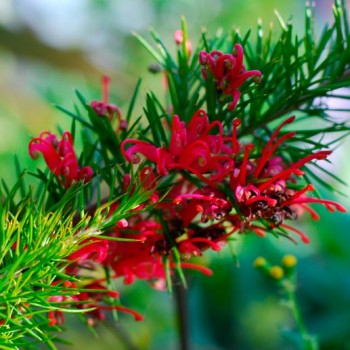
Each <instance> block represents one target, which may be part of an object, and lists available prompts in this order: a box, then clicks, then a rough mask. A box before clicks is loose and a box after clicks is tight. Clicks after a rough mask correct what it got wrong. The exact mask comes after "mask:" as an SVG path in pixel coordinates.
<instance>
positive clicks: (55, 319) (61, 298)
mask: <svg viewBox="0 0 350 350" xmlns="http://www.w3.org/2000/svg"><path fill="white" fill-rule="evenodd" d="M51 285H52V286H57V287H62V290H61V291H63V292H65V295H54V296H51V297H49V298H48V301H49V302H51V303H62V302H67V301H75V300H76V298H75V295H74V294H76V288H77V286H76V284H75V283H73V282H70V281H61V280H57V281H54V282H53V283H51ZM69 292H71V293H72V295H69V294H68V293H69ZM48 318H49V325H50V326H54V325H56V324H58V325H62V324H63V323H64V312H63V311H62V310H52V311H49V312H48Z"/></svg>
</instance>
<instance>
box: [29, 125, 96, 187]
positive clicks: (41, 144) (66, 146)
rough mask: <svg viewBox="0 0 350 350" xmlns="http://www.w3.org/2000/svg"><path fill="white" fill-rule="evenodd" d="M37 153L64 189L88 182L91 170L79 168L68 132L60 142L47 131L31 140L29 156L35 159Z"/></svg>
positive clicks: (87, 167)
mask: <svg viewBox="0 0 350 350" xmlns="http://www.w3.org/2000/svg"><path fill="white" fill-rule="evenodd" d="M39 153H41V154H42V155H43V157H44V159H45V162H46V164H47V166H48V167H49V169H50V171H51V172H52V173H53V174H54V175H56V177H57V178H58V180H59V181H60V182H61V184H62V185H63V186H64V187H66V188H68V187H70V186H71V185H72V184H73V183H74V182H77V181H84V182H88V181H90V179H91V177H92V169H91V168H90V167H89V166H85V167H82V168H80V167H79V164H78V160H77V156H76V154H75V151H74V147H73V138H72V135H71V134H70V132H68V131H66V132H64V133H63V135H62V139H61V141H59V140H58V139H57V137H56V136H55V135H54V134H52V133H50V132H48V131H45V132H42V133H41V134H40V135H39V137H36V138H33V139H32V140H31V141H30V143H29V155H30V156H31V158H32V159H37V158H38V156H39Z"/></svg>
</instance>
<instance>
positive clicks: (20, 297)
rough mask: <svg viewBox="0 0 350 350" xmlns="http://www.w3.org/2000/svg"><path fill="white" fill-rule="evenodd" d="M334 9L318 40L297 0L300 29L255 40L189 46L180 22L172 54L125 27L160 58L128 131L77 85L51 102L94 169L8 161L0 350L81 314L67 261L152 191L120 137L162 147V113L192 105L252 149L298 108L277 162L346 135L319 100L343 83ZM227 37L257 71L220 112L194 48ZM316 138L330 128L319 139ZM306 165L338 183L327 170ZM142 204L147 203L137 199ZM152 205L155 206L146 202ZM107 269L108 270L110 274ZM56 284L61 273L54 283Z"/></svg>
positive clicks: (346, 73)
mask: <svg viewBox="0 0 350 350" xmlns="http://www.w3.org/2000/svg"><path fill="white" fill-rule="evenodd" d="M333 14H334V23H333V24H332V26H330V27H329V26H326V27H325V28H324V30H323V32H322V34H321V35H320V37H319V38H315V35H314V28H313V26H314V23H313V22H314V14H313V8H312V7H311V6H309V5H307V7H306V10H305V28H304V33H303V35H300V34H297V33H295V32H294V28H293V25H292V23H289V22H287V23H286V22H285V21H284V20H283V19H282V18H281V17H280V16H279V15H278V14H277V17H278V20H279V23H280V27H281V29H280V34H279V36H278V37H277V39H275V36H274V33H273V32H272V28H271V29H270V30H269V31H268V33H267V34H264V33H263V29H262V26H261V24H260V23H259V24H258V27H257V31H256V38H255V39H251V36H252V32H251V31H249V32H248V33H247V34H246V35H244V36H241V35H240V34H239V33H238V32H233V33H230V34H227V33H222V32H218V33H217V34H216V35H215V36H214V37H210V36H209V35H208V34H207V33H206V32H203V34H202V37H201V40H200V43H199V45H198V47H197V48H196V50H195V52H192V53H191V52H190V51H189V49H188V47H187V40H188V39H189V38H188V33H187V28H186V23H185V21H184V20H182V32H183V41H182V43H181V44H177V46H176V55H175V57H173V55H172V54H171V52H170V50H169V49H168V48H167V47H166V45H165V44H164V43H163V42H162V40H161V39H160V37H159V36H158V34H156V33H155V32H153V31H152V32H151V35H152V38H153V40H154V41H155V43H156V45H157V49H154V48H153V47H152V45H150V44H149V43H148V42H147V41H145V40H144V39H143V38H141V37H140V36H138V35H135V36H136V38H137V39H138V40H139V41H140V43H141V44H142V45H143V46H144V47H145V48H146V49H147V50H148V51H149V52H150V53H151V55H152V56H153V57H154V59H155V60H156V62H157V64H159V65H160V67H161V70H162V71H163V73H164V74H165V75H166V83H167V89H168V98H169V101H167V100H165V101H161V100H160V99H159V98H158V97H157V96H156V95H155V94H154V93H152V92H149V93H148V94H147V96H146V103H145V107H144V110H143V111H144V117H145V119H146V120H147V123H148V125H147V126H146V127H145V126H144V124H143V123H141V120H142V117H143V116H140V117H139V118H137V119H135V118H134V116H133V113H134V112H133V111H134V106H135V104H136V99H137V96H138V93H139V90H140V84H141V80H139V81H138V83H137V85H136V88H135V93H134V94H133V96H132V97H131V102H130V105H129V108H128V111H127V114H126V119H125V120H126V122H127V123H128V125H129V127H128V129H127V130H124V129H118V132H116V128H120V125H119V124H118V123H119V122H120V121H116V120H110V119H108V118H106V117H103V116H100V115H98V114H97V113H96V112H95V111H94V109H93V108H92V107H91V106H90V105H89V104H88V103H87V101H86V100H85V98H84V97H83V95H82V94H81V93H79V92H77V98H78V100H79V104H77V105H76V106H75V111H74V112H71V111H68V110H67V109H65V108H63V107H58V108H59V109H60V110H61V111H62V112H64V113H65V114H66V115H67V116H68V117H70V118H71V119H72V124H71V133H72V135H73V136H74V139H75V140H79V141H78V142H80V146H81V148H82V151H81V152H80V153H79V164H84V165H86V166H90V167H91V168H92V169H93V173H94V175H93V178H92V180H91V181H90V182H89V183H87V184H83V183H77V184H75V185H74V186H72V187H71V188H70V189H68V190H67V189H65V188H63V186H62V184H61V183H60V182H59V180H58V179H57V178H56V177H55V176H53V175H52V174H50V173H49V172H47V171H46V172H45V171H42V170H40V169H38V170H37V171H36V172H31V173H26V172H22V170H21V168H20V165H19V163H18V162H17V169H18V181H17V183H16V184H15V185H14V187H13V188H9V187H8V185H7V184H6V183H5V182H3V183H2V186H1V205H0V220H1V222H0V225H1V226H0V230H1V232H0V248H1V256H0V321H1V322H2V323H1V324H0V348H3V349H21V348H28V349H35V348H36V347H37V344H40V343H46V345H47V346H48V347H49V348H50V349H55V345H54V343H53V341H54V340H57V333H59V332H61V331H62V330H63V329H62V327H60V326H57V325H54V326H50V325H49V324H48V320H47V313H48V312H50V311H64V312H73V313H81V312H86V311H89V310H88V309H85V310H82V309H79V307H78V305H75V307H73V308H72V307H71V305H72V304H73V305H74V300H72V299H69V298H70V297H72V296H74V294H75V293H78V292H80V291H84V289H83V288H82V286H79V285H78V288H71V287H69V286H68V287H67V286H65V285H64V284H63V283H64V281H70V282H74V283H75V282H76V283H78V284H79V280H77V279H74V278H72V276H69V275H67V274H66V273H65V269H66V267H67V266H68V265H69V264H70V261H69V256H70V255H71V254H72V253H74V252H75V251H77V250H78V249H80V248H81V246H82V245H83V244H84V241H85V240H86V239H88V238H91V237H95V236H99V237H103V238H104V239H116V240H117V239H119V238H113V237H109V236H107V235H106V233H108V230H109V229H111V228H112V227H113V226H114V225H115V224H116V223H117V222H118V221H119V220H121V219H124V218H127V217H128V216H130V215H131V213H135V208H137V207H138V206H139V205H140V204H144V203H146V202H147V200H148V199H149V197H150V195H151V193H150V192H151V191H147V190H145V188H144V187H143V183H142V181H141V180H140V176H139V175H140V174H139V173H138V171H137V170H134V169H133V166H132V165H129V164H126V162H125V160H124V157H123V155H122V153H121V150H120V145H121V142H122V141H123V140H124V139H125V138H128V137H133V136H134V135H137V136H138V138H139V139H142V140H145V141H149V140H152V143H153V144H154V145H156V146H157V147H161V146H163V145H165V144H169V141H170V140H169V139H168V136H167V135H168V132H167V131H168V129H169V127H170V124H171V119H172V116H173V115H174V114H178V115H180V116H181V120H184V121H185V122H188V121H189V120H190V119H191V118H192V116H193V114H194V113H195V111H197V110H199V109H201V108H204V109H206V110H207V111H208V116H209V119H210V120H211V121H213V120H219V121H221V122H223V124H224V126H225V128H226V130H225V131H228V132H230V131H232V130H231V129H232V121H233V119H234V118H240V119H241V120H242V124H241V128H240V137H241V138H242V137H244V138H246V139H247V140H248V141H249V142H252V141H254V143H255V144H256V146H257V147H256V151H255V152H256V153H255V156H256V157H259V155H260V153H261V148H262V146H263V145H264V144H266V142H267V140H268V139H269V138H270V137H271V135H272V131H271V130H273V129H274V127H275V125H276V123H278V122H280V119H281V118H285V117H289V116H290V115H291V114H296V115H297V121H298V122H299V124H297V125H298V129H299V130H298V135H299V136H298V138H296V137H295V138H293V139H288V140H287V141H286V144H285V147H281V148H280V150H279V152H280V155H281V156H282V157H283V158H284V159H285V160H286V161H287V162H293V161H295V160H297V159H300V158H302V157H303V156H305V154H309V153H310V150H312V151H314V152H316V151H318V150H320V149H324V148H328V147H330V146H332V147H334V145H337V144H338V143H339V141H341V140H342V138H343V137H344V136H345V135H347V133H348V132H349V126H348V125H347V124H346V123H345V122H342V121H338V120H337V119H335V118H334V117H333V115H332V114H333V112H335V111H337V109H336V108H334V109H333V108H331V107H329V106H327V105H323V104H322V98H331V97H334V98H338V99H340V100H341V99H348V97H346V96H343V95H341V94H339V93H338V92H337V89H339V88H342V87H348V86H349V85H350V33H349V24H348V21H347V14H346V11H345V6H344V3H343V2H341V1H336V3H335V5H334V8H333ZM252 42H254V43H255V44H252ZM236 43H240V44H241V45H242V46H243V48H244V51H245V65H246V68H247V69H259V70H260V71H261V72H262V76H263V77H262V80H261V81H260V82H259V83H258V84H256V83H255V82H253V81H250V80H249V81H247V82H246V83H245V84H244V85H243V86H242V88H241V93H242V98H241V100H240V102H239V104H238V106H237V108H236V109H235V111H229V110H227V108H225V107H227V104H228V103H229V102H230V101H229V100H230V98H231V97H230V96H228V97H227V96H224V95H223V94H222V93H220V91H219V90H218V89H217V88H216V86H215V81H214V79H213V77H211V76H209V77H208V79H206V80H204V79H203V78H202V76H201V72H200V68H201V67H200V65H199V63H198V54H199V52H200V51H201V50H206V51H208V52H210V51H212V50H222V51H223V52H232V49H233V47H234V45H235V44H236ZM342 111H348V110H347V109H344V110H342ZM311 123H312V124H311ZM305 124H306V126H304V125H305ZM286 133H287V132H284V134H286ZM284 134H283V133H281V135H284ZM324 135H335V136H334V137H333V138H332V139H331V140H329V139H325V138H324ZM282 137H283V136H282ZM306 149H307V152H306ZM315 166H316V167H317V168H318V169H319V170H321V171H323V172H324V173H326V174H327V175H328V176H330V177H333V178H336V179H337V180H339V179H338V178H337V177H336V176H335V175H334V174H331V173H330V172H328V171H327V170H326V169H322V168H320V167H319V166H318V165H317V164H316V165H315ZM307 171H308V175H309V176H310V177H316V175H314V173H313V172H312V171H310V170H307ZM133 172H134V173H133ZM129 173H132V177H131V181H130V185H129V186H127V188H125V186H124V185H125V183H124V179H125V176H126V175H128V174H129ZM184 176H186V177H187V178H188V179H190V180H191V181H192V182H194V183H195V181H199V180H198V179H197V180H195V179H194V178H193V176H192V175H191V174H184ZM175 180H176V178H175V175H174V176H169V178H168V179H167V180H166V181H163V182H162V183H161V184H160V188H161V189H162V190H163V193H164V192H166V191H167V189H169V188H170V187H171V186H172V185H173V184H174V181H175ZM316 180H317V181H319V183H320V184H321V185H324V186H325V187H329V188H331V187H330V185H329V184H328V183H327V181H324V180H320V179H318V178H317V177H316ZM339 181H341V180H339ZM222 190H223V191H224V190H225V188H223V189H222ZM227 196H229V197H230V196H231V197H232V198H231V197H230V199H233V200H232V202H233V203H234V202H235V200H234V198H233V195H232V193H227ZM114 203H118V207H117V208H116V209H115V211H114V212H113V214H112V215H108V213H109V211H108V209H109V207H110V206H111V205H112V204H114ZM150 208H151V209H154V208H152V207H151V206H149V207H147V209H150ZM154 213H156V214H158V213H157V212H156V210H154ZM160 216H161V215H159V222H161V223H162V225H163V226H164V232H165V235H166V234H167V223H166V222H165V220H164V219H163V218H161V217H160ZM264 224H265V223H264V222H262V223H261V225H262V226H263V225H264ZM281 234H282V235H283V232H282V233H281ZM169 237H170V235H169ZM170 239H171V237H170V238H169V240H170ZM171 249H172V251H171V254H172V255H171V257H172V259H173V262H174V265H175V270H176V272H177V274H178V276H179V279H180V280H181V281H182V283H183V284H184V285H185V284H186V281H185V278H184V275H183V271H182V269H181V266H180V262H181V257H180V253H179V251H178V250H177V248H176V247H175V245H174V246H172V247H171ZM164 265H165V268H166V277H167V284H168V288H169V290H170V289H171V288H172V287H171V285H172V278H173V277H172V276H171V273H170V260H169V259H168V257H165V258H164ZM106 273H107V272H106ZM106 278H107V279H108V278H109V276H108V273H107V277H106ZM57 281H62V282H59V283H57V284H53V283H54V282H57ZM57 296H62V297H67V298H68V299H67V300H66V301H65V302H60V303H57V302H54V301H50V298H52V297H57ZM58 304H59V305H58ZM65 305H67V307H65Z"/></svg>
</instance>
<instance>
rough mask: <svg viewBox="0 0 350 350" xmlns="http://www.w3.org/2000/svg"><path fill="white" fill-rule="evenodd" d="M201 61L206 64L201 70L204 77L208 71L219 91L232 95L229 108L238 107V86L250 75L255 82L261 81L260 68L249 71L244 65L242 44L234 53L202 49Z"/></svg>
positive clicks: (206, 76) (204, 77)
mask: <svg viewBox="0 0 350 350" xmlns="http://www.w3.org/2000/svg"><path fill="white" fill-rule="evenodd" d="M199 63H200V64H201V65H202V66H204V67H203V68H202V70H201V73H202V76H203V79H205V80H206V79H207V78H208V71H209V72H210V74H211V75H212V77H213V78H214V80H215V82H216V87H217V89H218V91H219V92H220V93H222V94H224V95H230V96H232V102H231V103H229V105H228V107H227V109H228V110H230V111H232V110H234V109H235V108H236V105H237V102H238V100H239V98H240V96H241V93H240V92H239V90H238V88H239V87H240V86H241V85H242V84H243V83H244V82H245V81H246V80H247V79H248V78H250V77H253V79H254V81H255V82H260V79H261V72H260V71H258V70H250V71H247V70H246V69H245V67H244V65H243V48H242V46H241V45H239V44H236V45H235V46H234V53H233V54H224V53H222V52H221V51H218V50H215V51H212V52H210V53H208V52H206V51H201V52H200V53H199Z"/></svg>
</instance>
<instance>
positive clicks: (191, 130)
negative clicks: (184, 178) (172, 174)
mask: <svg viewBox="0 0 350 350" xmlns="http://www.w3.org/2000/svg"><path fill="white" fill-rule="evenodd" d="M215 127H216V128H218V135H214V134H212V133H211V132H212V131H213V129H214V128H215ZM171 130H172V132H171V138H170V145H169V147H166V148H163V147H156V146H154V145H152V144H150V143H148V142H146V141H140V140H136V139H126V140H124V141H123V142H122V144H121V150H122V153H123V155H124V157H125V159H126V160H127V161H129V162H133V163H138V162H139V161H140V157H139V156H138V155H137V153H140V154H142V155H144V156H145V157H146V158H147V159H148V160H150V161H151V162H154V163H156V164H157V171H158V173H159V174H160V175H166V174H168V173H169V171H170V170H173V169H178V170H181V169H184V170H188V171H190V172H192V173H194V174H196V175H197V176H198V177H200V178H201V179H202V180H203V181H206V179H205V177H204V176H203V175H204V174H207V173H209V174H210V176H209V178H210V179H209V180H208V181H209V182H210V180H216V181H217V180H219V179H220V178H222V177H223V176H224V175H225V174H226V173H227V169H228V168H229V167H230V164H231V163H232V162H231V159H230V158H229V157H228V156H226V155H219V154H218V153H219V152H220V150H221V146H222V144H223V135H222V133H223V128H222V124H221V123H220V122H219V121H214V122H212V123H209V121H208V116H207V114H206V113H205V111H203V110H198V111H197V112H196V113H195V114H194V115H193V117H192V119H191V121H190V123H189V124H188V125H187V126H186V124H185V123H184V122H183V121H181V120H180V118H179V116H177V115H174V117H173V120H172V129H171ZM128 144H130V145H131V146H130V147H129V148H127V149H126V145H128Z"/></svg>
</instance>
